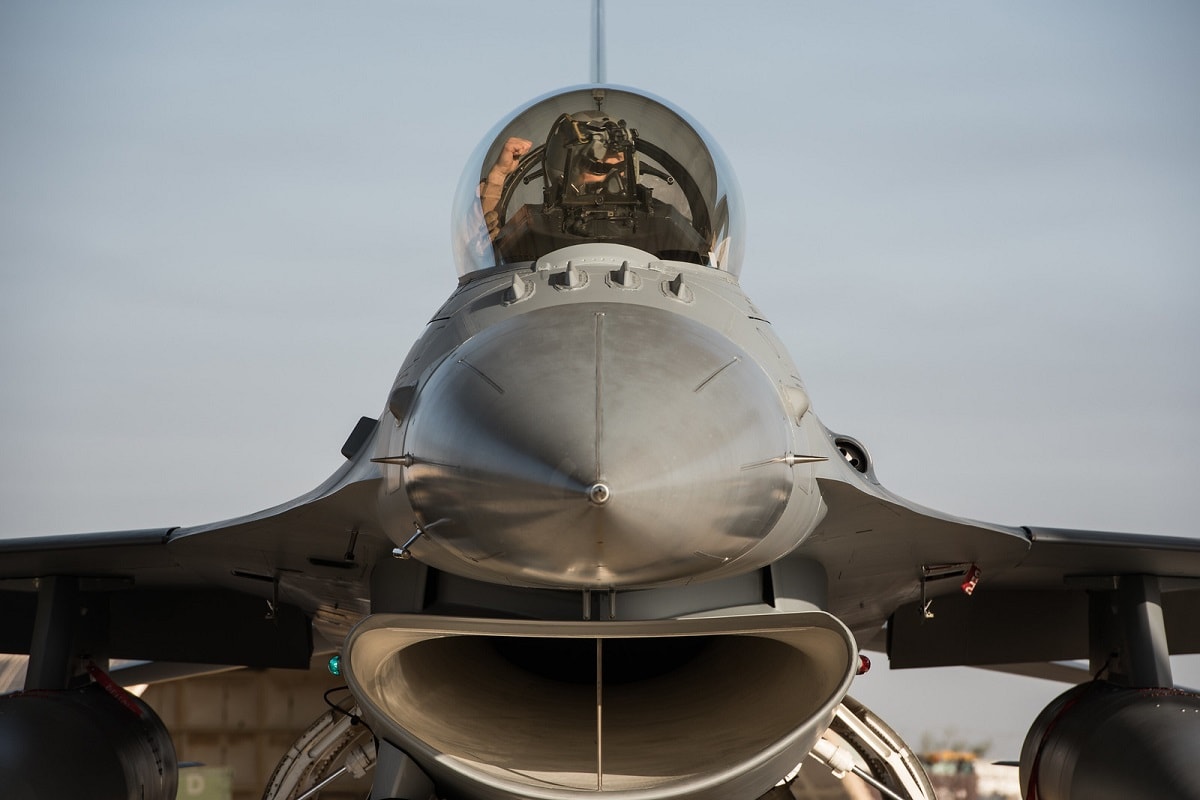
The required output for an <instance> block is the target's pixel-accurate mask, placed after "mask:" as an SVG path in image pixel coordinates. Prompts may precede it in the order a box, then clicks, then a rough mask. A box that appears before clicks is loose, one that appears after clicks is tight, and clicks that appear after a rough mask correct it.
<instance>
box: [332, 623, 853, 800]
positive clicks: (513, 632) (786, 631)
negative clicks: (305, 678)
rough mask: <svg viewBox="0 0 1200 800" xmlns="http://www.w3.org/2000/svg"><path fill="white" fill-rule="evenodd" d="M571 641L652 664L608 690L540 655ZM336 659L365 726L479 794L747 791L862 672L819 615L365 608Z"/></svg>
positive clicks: (818, 727)
mask: <svg viewBox="0 0 1200 800" xmlns="http://www.w3.org/2000/svg"><path fill="white" fill-rule="evenodd" d="M571 642H576V643H581V644H582V645H584V647H585V648H586V647H588V646H591V644H592V643H599V645H598V646H599V647H600V648H603V647H604V646H605V644H607V645H609V646H610V647H612V646H616V645H623V646H624V648H625V652H626V654H627V655H628V654H629V653H631V652H632V653H634V654H636V653H637V652H638V648H639V647H643V646H644V647H646V648H647V649H646V653H647V655H648V656H649V655H652V656H653V657H647V658H644V659H641V660H638V659H637V658H627V659H626V660H625V663H624V664H623V665H621V666H622V668H621V669H620V670H619V671H618V670H612V672H614V673H617V674H616V675H614V676H613V677H612V679H611V680H605V679H604V677H603V676H608V675H609V670H608V669H607V666H606V669H605V670H604V671H603V676H602V677H601V679H600V680H596V679H595V672H594V671H593V672H592V680H590V681H585V680H581V679H580V676H579V675H578V674H572V675H570V676H568V675H559V674H554V673H553V670H554V669H555V668H556V664H555V663H554V662H553V661H552V660H548V659H546V658H544V657H542V656H544V654H545V651H544V650H543V649H540V648H544V646H545V645H546V644H547V643H550V644H570V643H571ZM523 648H529V657H522V655H521V652H522V649H523ZM675 651H677V653H676V652H675ZM343 655H344V656H345V659H344V667H345V674H346V677H347V680H348V682H349V684H350V687H351V689H352V690H353V692H354V694H355V697H356V698H358V700H359V703H360V706H361V708H362V709H363V714H364V716H365V717H366V718H367V719H368V721H369V722H370V724H371V726H372V730H374V731H375V733H376V734H377V735H379V736H381V737H383V738H384V739H387V740H388V741H391V742H393V743H394V744H395V745H397V746H398V747H400V748H401V749H402V750H404V751H405V752H406V753H408V754H410V755H411V756H413V757H414V758H415V759H416V760H417V762H418V763H419V764H420V765H421V766H422V768H423V769H425V770H426V772H427V773H428V774H429V775H430V777H432V778H433V780H434V781H435V782H436V783H437V784H438V786H439V787H443V788H445V789H446V790H456V791H458V792H461V793H462V794H464V795H465V796H469V797H473V798H481V799H483V800H492V799H493V798H494V799H496V800H499V798H505V799H506V800H507V799H508V798H513V797H519V798H536V799H537V800H569V799H571V798H578V797H581V796H584V795H587V796H595V795H596V794H597V792H598V791H599V792H600V793H601V794H603V795H604V796H611V797H618V798H622V800H663V799H665V798H685V797H686V798H689V799H690V800H716V798H722V800H723V799H724V798H728V797H732V796H736V797H757V796H759V795H760V794H762V793H764V792H766V791H767V790H768V789H769V788H770V787H771V786H772V785H774V784H775V782H777V781H778V780H779V779H780V778H781V777H782V776H783V775H784V774H786V773H787V772H788V771H789V770H791V769H792V768H794V767H795V766H796V764H799V763H800V762H801V760H803V758H804V756H805V755H806V754H807V753H808V751H809V750H810V749H811V748H812V747H813V745H814V743H815V742H816V740H817V739H818V738H819V737H820V736H821V734H822V733H824V731H825V729H826V728H827V727H828V726H829V723H830V721H831V719H832V717H833V713H834V710H835V709H836V707H837V704H838V703H839V702H840V701H841V699H842V697H843V696H844V695H845V693H846V691H847V690H848V689H849V686H850V682H851V681H852V679H853V674H854V670H855V667H857V664H858V660H857V647H856V645H855V643H854V639H853V637H852V636H851V635H850V632H849V631H848V630H847V629H846V628H845V626H844V625H842V624H841V623H840V622H839V621H838V620H837V619H836V618H835V617H833V616H832V615H830V614H828V613H825V612H823V611H810V612H799V613H790V614H764V615H758V616H743V617H708V618H696V619H682V620H651V621H641V622H608V621H601V622H559V621H554V622H550V621H528V620H497V619H486V620H485V619H467V618H456V617H429V616H419V615H405V614H389V615H380V614H375V615H372V616H369V617H367V618H366V619H364V620H363V621H362V622H361V623H359V625H358V626H356V628H355V629H354V631H353V632H352V633H351V635H350V637H349V639H348V640H347V643H346V649H345V650H344V651H343ZM585 655H586V653H585ZM663 664H669V665H670V666H669V669H667V670H666V671H664V669H663ZM584 666H585V667H586V664H584ZM535 667H536V668H535Z"/></svg>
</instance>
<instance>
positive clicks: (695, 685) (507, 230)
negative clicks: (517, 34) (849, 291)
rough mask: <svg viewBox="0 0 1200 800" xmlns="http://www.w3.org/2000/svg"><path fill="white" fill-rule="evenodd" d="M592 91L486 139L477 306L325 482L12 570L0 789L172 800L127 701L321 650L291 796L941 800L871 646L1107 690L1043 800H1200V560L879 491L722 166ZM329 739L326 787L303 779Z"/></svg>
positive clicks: (1076, 692) (662, 123) (1, 629)
mask: <svg viewBox="0 0 1200 800" xmlns="http://www.w3.org/2000/svg"><path fill="white" fill-rule="evenodd" d="M597 77H598V79H597V80H595V81H593V82H592V83H589V84H587V85H583V86H577V87H573V88H568V89H565V90H562V91H556V92H553V93H551V94H548V95H545V96H542V97H539V98H537V99H535V100H532V101H530V102H529V103H527V104H525V105H523V106H521V107H520V108H518V109H516V110H515V111H514V112H513V113H512V114H511V115H510V116H508V117H507V118H506V119H504V120H502V121H501V122H500V123H499V124H497V125H496V126H495V127H494V128H493V129H492V130H491V131H490V132H488V133H486V134H485V135H484V136H483V139H482V142H481V144H480V145H479V147H478V148H477V149H476V151H475V152H474V154H473V155H472V156H471V158H470V160H469V162H468V164H467V166H466V169H465V171H464V173H463V177H462V180H461V183H460V186H459V188H458V192H457V197H456V200H455V208H454V226H455V227H454V259H455V262H456V264H457V268H458V284H457V286H456V287H455V288H454V289H453V291H452V292H451V293H450V296H449V298H448V299H447V300H446V301H445V303H444V304H443V305H442V307H441V308H440V309H437V310H436V311H435V312H434V313H433V314H432V318H431V320H430V322H429V324H428V326H427V328H426V330H425V332H424V334H423V335H422V336H421V337H420V339H419V340H418V341H417V342H416V344H415V345H414V346H413V347H412V349H411V351H410V352H409V353H408V355H407V357H406V358H405V359H404V361H403V363H402V364H401V365H400V367H399V372H398V374H397V375H396V378H395V380H394V382H393V384H392V386H391V388H390V390H389V391H388V392H387V393H386V396H385V397H383V398H381V399H382V403H381V410H380V412H379V414H378V416H377V417H376V418H363V419H361V420H360V421H359V422H358V424H357V425H355V426H353V431H352V432H351V433H350V436H349V438H348V439H347V440H346V442H345V445H344V446H343V448H342V453H343V454H344V456H345V459H346V460H345V463H344V464H343V465H342V466H341V467H340V468H339V469H338V470H337V471H336V472H335V473H334V474H333V475H332V476H330V477H329V478H328V479H327V480H326V481H325V482H324V483H322V484H321V485H320V486H318V487H317V488H316V489H314V490H313V491H312V492H310V493H308V494H306V495H304V496H302V497H299V498H296V499H295V500H293V501H291V502H288V503H285V504H283V505H281V506H278V507H275V508H271V509H268V510H265V511H262V512H259V513H256V514H251V515H249V516H246V517H241V518H237V519H231V520H226V521H223V522H217V523H213V524H208V525H200V526H195V527H187V528H162V529H153V530H134V531H121V532H110V533H90V534H78V535H67V536H56V537H41V538H27V539H9V540H4V541H2V542H0V578H2V579H3V580H2V581H0V601H2V603H3V606H2V607H3V608H4V611H5V613H4V614H3V617H2V619H0V645H2V647H0V649H3V650H5V651H7V652H19V653H28V654H29V657H30V659H29V668H28V676H27V678H26V683H25V687H24V690H23V691H19V692H16V693H14V694H11V695H8V696H5V697H3V698H0V785H3V786H4V787H5V788H4V794H5V796H6V797H11V798H60V797H102V798H142V799H143V800H169V799H170V798H174V797H175V793H176V784H177V780H178V778H177V775H178V767H177V764H176V757H175V751H174V748H173V745H172V743H171V740H170V736H169V734H168V733H167V731H166V729H165V727H164V725H163V724H162V722H161V721H160V720H159V718H158V717H157V715H156V714H155V712H154V711H153V710H152V709H151V708H150V707H149V706H148V705H147V704H145V703H143V702H142V701H141V700H139V699H138V698H136V697H134V696H132V695H130V694H128V693H127V692H126V691H125V690H124V689H123V688H122V685H125V684H129V683H131V682H136V680H144V679H146V677H147V676H152V675H153V671H154V668H155V665H168V666H169V667H170V668H171V669H172V670H176V672H178V670H179V669H180V668H181V665H185V666H184V667H183V669H186V668H187V667H186V665H194V666H195V669H196V671H202V670H203V669H207V668H209V666H210V665H239V666H248V667H294V668H302V669H306V668H308V667H309V665H310V663H311V662H312V660H313V659H314V656H320V657H321V658H328V659H329V660H330V662H331V663H332V664H334V665H335V666H336V669H338V670H339V671H340V673H341V674H342V675H344V676H345V679H346V682H347V684H348V687H349V692H350V694H351V695H352V703H350V704H348V705H347V706H346V708H347V711H348V712H349V714H338V713H332V712H331V713H330V714H329V715H327V716H326V717H323V718H322V719H319V720H317V721H316V722H315V723H314V728H313V729H312V731H311V732H310V733H309V734H307V735H306V736H307V738H305V739H302V740H301V741H300V742H298V743H297V745H296V747H294V748H293V749H292V751H290V752H289V755H288V756H287V757H285V759H284V762H282V763H281V764H280V767H279V769H278V770H277V772H276V775H275V777H274V778H273V780H272V783H271V785H270V786H268V787H266V794H265V797H267V798H270V799H271V800H284V799H285V798H293V799H294V798H300V797H310V796H312V793H313V792H314V790H316V789H317V788H318V787H319V786H320V785H322V782H323V781H324V780H326V779H327V778H329V777H330V776H332V775H334V774H336V772H337V770H339V769H351V768H352V769H356V770H359V771H366V770H371V771H372V774H373V777H372V779H371V780H372V782H373V790H372V795H371V796H372V797H373V798H376V800H385V799H386V798H399V799H400V800H510V799H512V798H524V799H525V800H572V799H574V798H583V797H597V796H599V797H611V798H614V800H618V799H619V800H668V799H669V798H677V799H679V800H684V799H685V798H686V799H687V800H766V799H767V798H777V797H790V796H791V795H790V794H786V792H787V786H788V783H789V781H790V780H791V778H792V776H794V775H795V770H796V768H797V766H798V765H799V764H800V763H801V762H802V761H804V760H805V759H806V757H809V756H810V754H811V756H812V758H813V760H814V761H815V762H816V763H817V764H818V765H820V764H824V765H827V766H828V767H829V768H830V769H832V770H834V771H835V772H836V773H837V774H842V773H845V772H854V773H855V774H857V775H859V776H860V777H861V778H862V779H863V780H866V781H867V782H868V783H870V784H871V785H873V786H875V787H876V789H877V790H878V791H879V792H880V794H881V795H882V796H883V797H886V798H901V799H903V800H931V798H932V797H933V793H932V789H931V788H930V784H929V781H928V779H927V777H926V776H925V774H924V772H923V771H922V768H921V766H920V764H919V763H918V762H917V761H916V759H915V757H914V756H913V755H912V752H911V750H910V748H909V747H908V746H907V745H906V744H905V743H904V742H903V741H901V739H900V738H899V736H897V735H896V734H895V733H894V732H893V731H892V730H891V729H890V728H889V727H888V725H887V724H886V722H885V721H884V720H881V719H879V717H878V716H877V715H875V714H874V713H873V712H872V711H871V710H870V709H868V708H866V707H865V706H864V705H863V704H861V703H859V702H857V701H855V700H854V699H853V697H852V693H853V684H854V681H855V678H856V676H857V675H858V674H860V673H861V672H862V671H864V670H865V669H866V668H867V667H868V666H869V663H868V661H867V659H866V658H865V657H864V655H863V653H862V651H863V650H866V649H872V650H882V651H884V652H886V653H887V657H888V658H889V659H890V661H891V663H892V664H893V665H894V666H899V667H932V666H944V665H975V666H998V667H1001V668H1003V667H1004V665H1009V664H1018V663H1019V664H1023V665H1029V664H1033V663H1045V664H1049V663H1050V662H1058V661H1064V660H1072V659H1082V660H1086V661H1087V662H1088V666H1087V672H1086V675H1087V678H1086V680H1083V681H1082V682H1080V683H1079V685H1078V686H1076V687H1074V688H1072V689H1070V690H1069V691H1067V692H1066V693H1064V694H1063V695H1062V696H1061V697H1059V698H1058V699H1057V700H1055V701H1054V702H1053V703H1051V704H1050V705H1049V706H1048V707H1047V708H1046V709H1045V710H1044V711H1043V712H1042V713H1041V715H1040V716H1038V717H1037V718H1036V719H1034V720H1030V729H1029V733H1028V736H1027V738H1026V741H1025V745H1024V748H1023V751H1022V753H1021V759H1020V762H1021V781H1022V787H1023V791H1024V792H1026V796H1028V797H1030V798H1035V797H1036V798H1040V800H1060V799H1066V798H1074V799H1075V800H1080V799H1081V798H1086V799H1087V800H1110V799H1111V800H1115V799H1116V798H1132V797H1145V798H1150V797H1153V798H1197V797H1200V759H1197V758H1196V754H1197V752H1198V746H1200V696H1197V694H1195V693H1194V692H1191V691H1187V690H1184V689H1180V688H1176V687H1175V686H1174V685H1173V680H1172V675H1171V666H1170V661H1169V655H1170V654H1172V653H1197V652H1200V626H1197V624H1196V620H1197V619H1198V618H1200V543H1198V542H1196V541H1193V540H1189V539H1183V538H1171V537H1159V536H1142V535H1133V534H1119V533H1110V532H1098V531H1076V530H1060V529H1047V528H1037V527H1009V526H1003V525H993V524H988V523H984V522H977V521H973V520H968V519H962V518H958V517H956V516H953V515H950V514H945V513H940V512H938V511H934V510H931V509H928V508H923V507H920V506H917V505H915V504H913V503H911V502H909V501H907V500H905V499H903V498H901V497H898V496H896V495H895V494H893V493H891V492H889V491H888V490H887V489H886V488H884V487H883V486H882V485H880V483H879V481H878V480H877V479H876V476H875V472H874V469H873V464H872V462H871V457H870V455H869V453H868V451H867V448H866V447H865V446H864V445H863V444H862V443H861V442H859V441H857V440H856V439H855V438H853V437H851V436H847V435H842V434H840V433H837V432H834V431H831V430H829V429H828V428H826V427H825V425H823V424H822V423H821V421H820V420H819V419H817V417H816V416H815V414H814V413H813V411H812V410H811V408H810V402H809V393H808V388H807V387H806V386H805V384H804V382H803V381H802V380H801V377H800V370H799V369H798V368H797V366H796V365H795V364H794V363H793V361H792V359H791V357H790V356H789V355H788V352H787V349H786V348H785V346H784V345H783V343H782V342H781V341H780V340H779V339H778V338H777V336H776V335H775V333H774V332H773V330H772V327H771V324H770V322H769V321H768V320H767V319H765V318H764V315H763V313H762V312H760V311H759V309H758V308H757V307H756V306H755V305H754V303H753V302H752V301H751V299H750V298H748V297H747V296H746V294H745V293H744V292H743V291H742V288H741V286H740V285H739V274H740V272H741V270H742V267H743V263H742V261H743V248H744V237H743V207H742V204H741V198H740V196H739V193H738V188H737V184H736V182H735V180H734V176H733V172H732V170H731V168H730V165H729V164H728V162H727V161H726V158H725V156H724V155H723V154H722V152H721V150H720V149H719V148H718V147H717V145H716V143H715V142H713V141H712V139H711V137H710V136H709V135H708V134H707V133H706V132H705V130H704V129H703V128H702V127H701V125H700V124H699V123H698V122H696V121H695V120H693V119H692V118H691V117H690V116H689V115H688V114H687V113H685V112H684V111H682V110H680V109H678V108H676V107H674V106H673V105H672V104H671V103H669V102H667V101H666V100H663V99H660V98H657V97H655V96H653V95H651V94H648V93H645V92H642V91H639V90H635V89H631V88H626V87H621V86H615V85H610V84H608V83H606V82H604V81H603V80H602V79H599V76H597ZM264 610H265V611H266V613H265V614H264ZM119 660H131V661H132V662H134V666H133V667H130V668H129V670H127V672H128V673H129V674H123V672H125V671H123V670H122V669H121V668H120V667H119V666H117V664H118V661H119ZM135 672H136V676H135V675H134V673H135ZM135 678H136V680H135ZM358 721H361V722H362V723H363V725H364V726H365V729H366V730H369V732H370V736H369V737H365V738H364V737H362V736H361V735H360V734H361V733H362V731H363V730H364V727H363V726H357V725H352V724H351V723H352V722H358ZM322 747H323V748H327V749H328V751H329V752H335V753H340V754H341V755H340V756H339V757H338V758H330V759H326V760H322V761H321V762H320V768H314V767H313V763H314V759H316V756H311V757H310V756H309V755H305V754H311V753H313V752H314V751H315V750H319V749H320V748H322ZM305 759H308V761H306V760H305ZM808 768H809V767H806V769H808Z"/></svg>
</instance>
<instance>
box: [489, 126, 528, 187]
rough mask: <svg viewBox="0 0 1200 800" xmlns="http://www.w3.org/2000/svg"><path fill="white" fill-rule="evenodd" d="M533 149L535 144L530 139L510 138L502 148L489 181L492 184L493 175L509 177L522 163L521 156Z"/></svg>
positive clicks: (490, 173)
mask: <svg viewBox="0 0 1200 800" xmlns="http://www.w3.org/2000/svg"><path fill="white" fill-rule="evenodd" d="M531 149H533V142H531V141H529V140H528V139H522V138H520V137H519V136H512V137H509V140H508V141H507V142H505V143H504V147H502V148H500V155H499V156H498V157H497V158H496V165H495V166H494V167H492V171H491V172H489V173H488V181H489V182H491V179H492V176H493V175H497V174H498V175H501V176H504V175H509V174H511V173H512V171H513V170H515V169H516V168H517V164H518V163H520V161H521V156H523V155H525V154H526V153H528V152H529V151H530V150H531Z"/></svg>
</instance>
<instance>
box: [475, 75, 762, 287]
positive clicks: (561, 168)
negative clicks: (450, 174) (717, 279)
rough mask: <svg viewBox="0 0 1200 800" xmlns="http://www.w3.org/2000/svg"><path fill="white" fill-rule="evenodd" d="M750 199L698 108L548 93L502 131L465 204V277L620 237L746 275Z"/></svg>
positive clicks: (628, 97)
mask: <svg viewBox="0 0 1200 800" xmlns="http://www.w3.org/2000/svg"><path fill="white" fill-rule="evenodd" d="M742 230H743V220H742V206H741V197H740V196H739V194H738V188H737V182H736V180H735V179H734V177H733V172H732V170H731V169H730V168H729V165H728V163H727V162H726V160H725V157H724V155H723V154H722V153H721V151H720V149H719V148H718V147H717V146H716V144H715V143H714V142H713V141H712V140H711V139H710V138H709V136H708V134H707V133H705V131H704V130H703V129H702V128H701V127H700V126H699V125H697V124H696V123H695V122H694V121H692V120H691V119H690V118H689V117H688V116H687V115H686V114H684V113H683V112H682V111H680V110H679V109H676V108H674V107H672V106H671V105H669V104H668V103H666V102H665V101H663V100H660V99H657V98H654V97H651V96H649V95H646V94H643V93H641V92H637V91H634V90H632V89H627V88H615V87H609V86H583V87H576V88H572V89H566V90H563V91H559V92H555V93H553V94H549V95H545V96H543V97H541V98H538V99H536V100H534V101H532V102H530V103H529V104H528V105H526V106H524V107H522V108H520V109H518V110H517V111H516V112H514V113H513V114H512V115H511V116H510V117H509V118H508V119H506V120H504V121H502V122H501V123H500V124H499V125H497V126H496V127H495V128H493V129H492V130H491V131H490V132H489V133H488V135H487V136H486V137H485V138H484V140H483V141H482V142H481V143H480V145H479V147H477V148H475V152H474V153H473V154H472V155H471V159H470V161H469V162H468V163H467V168H466V170H465V171H464V172H463V176H462V180H461V181H460V182H459V186H458V193H457V195H456V197H455V201H454V219H453V237H454V254H455V259H456V261H457V262H458V272H459V274H460V275H466V274H468V273H471V272H475V271H478V270H483V269H490V268H492V267H497V266H501V265H504V264H515V263H521V262H528V261H535V260H537V259H538V258H540V257H541V256H544V255H546V254H547V253H551V252H553V251H555V250H558V249H560V248H562V247H566V246H568V245H572V244H581V243H584V242H615V243H618V244H624V245H629V246H631V247H636V248H638V249H640V250H644V251H646V252H649V253H652V254H654V255H656V256H658V257H659V258H661V259H663V260H670V261H685V262H690V263H694V264H703V265H705V266H709V267H713V268H716V269H721V270H726V271H728V272H731V273H734V274H737V273H738V272H739V271H740V269H741V261H742V249H743V240H742Z"/></svg>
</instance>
